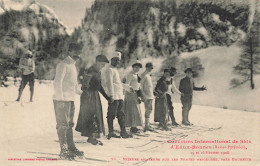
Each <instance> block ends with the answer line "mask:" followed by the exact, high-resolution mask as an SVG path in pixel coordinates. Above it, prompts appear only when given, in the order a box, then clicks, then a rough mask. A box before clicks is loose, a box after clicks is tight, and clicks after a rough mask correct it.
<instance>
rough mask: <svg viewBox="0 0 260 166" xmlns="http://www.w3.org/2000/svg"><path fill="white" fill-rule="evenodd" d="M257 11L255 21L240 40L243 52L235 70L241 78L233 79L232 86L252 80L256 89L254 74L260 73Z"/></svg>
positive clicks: (259, 30)
mask: <svg viewBox="0 0 260 166" xmlns="http://www.w3.org/2000/svg"><path fill="white" fill-rule="evenodd" d="M259 18H260V17H259V13H258V12H257V11H256V13H255V19H254V22H253V24H252V26H251V28H250V30H249V32H248V33H247V35H246V38H245V40H243V41H241V42H240V46H241V48H242V54H241V55H240V60H239V64H238V65H236V66H234V70H235V72H236V73H237V74H239V75H240V76H241V77H242V78H241V79H232V80H231V86H232V87H237V86H239V85H241V84H244V83H246V82H247V81H250V87H251V89H254V87H255V84H254V75H256V74H260V29H259V28H260V19H259Z"/></svg>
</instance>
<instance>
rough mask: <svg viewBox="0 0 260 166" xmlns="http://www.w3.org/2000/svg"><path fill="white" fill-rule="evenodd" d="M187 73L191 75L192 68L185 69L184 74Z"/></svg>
mask: <svg viewBox="0 0 260 166" xmlns="http://www.w3.org/2000/svg"><path fill="white" fill-rule="evenodd" d="M187 72H191V73H194V71H193V70H192V68H187V69H186V70H185V71H184V73H187Z"/></svg>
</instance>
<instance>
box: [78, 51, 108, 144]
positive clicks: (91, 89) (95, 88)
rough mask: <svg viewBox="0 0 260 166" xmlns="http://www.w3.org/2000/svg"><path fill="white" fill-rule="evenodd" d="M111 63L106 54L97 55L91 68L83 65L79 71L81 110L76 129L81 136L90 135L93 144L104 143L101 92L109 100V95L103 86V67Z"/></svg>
mask: <svg viewBox="0 0 260 166" xmlns="http://www.w3.org/2000/svg"><path fill="white" fill-rule="evenodd" d="M106 63H109V61H108V59H107V57H106V56H104V55H98V56H97V57H96V63H95V64H94V65H92V66H91V67H90V68H88V69H86V68H85V67H83V68H82V69H81V70H80V72H79V79H80V83H81V85H82V86H81V90H82V91H83V93H82V94H81V96H80V111H79V115H78V121H77V125H76V128H75V130H76V131H78V132H80V133H81V136H85V137H88V139H87V142H88V143H91V144H92V145H103V143H102V142H101V141H99V140H97V139H98V138H100V133H103V135H105V127H104V121H103V111H102V104H101V100H100V96H99V93H98V92H100V93H101V94H102V95H103V96H104V97H105V98H106V99H107V100H108V96H107V94H106V93H105V91H104V89H103V87H102V86H101V72H100V71H101V69H102V68H103V67H104V66H105V65H106Z"/></svg>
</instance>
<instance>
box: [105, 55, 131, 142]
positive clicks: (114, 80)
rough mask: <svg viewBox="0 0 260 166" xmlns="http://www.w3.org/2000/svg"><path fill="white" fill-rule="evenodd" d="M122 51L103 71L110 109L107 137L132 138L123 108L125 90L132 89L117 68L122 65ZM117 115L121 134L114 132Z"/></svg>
mask: <svg viewBox="0 0 260 166" xmlns="http://www.w3.org/2000/svg"><path fill="white" fill-rule="evenodd" d="M120 61H121V53H120V52H117V55H116V56H114V57H113V58H112V59H111V65H110V66H109V67H108V68H107V69H106V70H105V71H103V72H102V77H101V78H102V79H101V83H102V86H103V88H104V89H105V92H106V94H107V95H108V96H109V102H108V111H107V124H108V130H109V133H108V136H107V138H108V139H110V138H120V137H122V138H132V135H130V134H128V133H127V132H126V126H125V113H124V110H123V104H124V94H123V90H127V91H130V90H131V88H130V87H129V86H127V85H126V84H123V83H122V81H121V79H120V75H119V72H118V70H117V68H118V67H119V66H120ZM116 117H117V119H118V123H119V126H120V130H121V132H120V136H118V135H117V134H115V133H114V125H113V122H114V119H115V118H116Z"/></svg>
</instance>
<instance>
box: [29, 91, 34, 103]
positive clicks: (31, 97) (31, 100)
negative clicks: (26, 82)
mask: <svg viewBox="0 0 260 166" xmlns="http://www.w3.org/2000/svg"><path fill="white" fill-rule="evenodd" d="M33 93H34V90H33V89H30V102H33Z"/></svg>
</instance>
